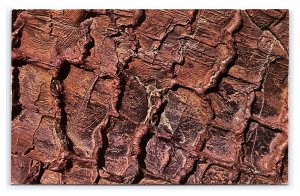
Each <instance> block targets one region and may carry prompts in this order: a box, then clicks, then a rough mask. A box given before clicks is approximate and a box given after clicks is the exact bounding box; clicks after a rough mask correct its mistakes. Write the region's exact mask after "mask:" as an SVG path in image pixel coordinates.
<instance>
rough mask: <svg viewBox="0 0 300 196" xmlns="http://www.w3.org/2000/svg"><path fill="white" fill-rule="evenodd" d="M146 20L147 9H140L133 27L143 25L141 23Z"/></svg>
mask: <svg viewBox="0 0 300 196" xmlns="http://www.w3.org/2000/svg"><path fill="white" fill-rule="evenodd" d="M145 20H146V13H145V10H139V11H138V14H137V16H136V20H135V22H134V24H133V25H132V27H133V28H136V27H139V26H141V24H142V23H143V22H144V21H145Z"/></svg>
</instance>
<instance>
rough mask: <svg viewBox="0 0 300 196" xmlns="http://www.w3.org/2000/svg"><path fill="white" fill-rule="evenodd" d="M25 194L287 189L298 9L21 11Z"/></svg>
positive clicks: (15, 94) (15, 76)
mask: <svg viewBox="0 0 300 196" xmlns="http://www.w3.org/2000/svg"><path fill="white" fill-rule="evenodd" d="M12 24H13V25H12V143H11V183H12V184H286V183H287V182H288V90H287V89H288V61H289V54H288V50H289V45H288V44H289V43H288V38H289V35H288V27H289V14H288V11H287V10H14V11H13V12H12Z"/></svg>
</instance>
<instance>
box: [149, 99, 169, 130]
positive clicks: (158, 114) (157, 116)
mask: <svg viewBox="0 0 300 196" xmlns="http://www.w3.org/2000/svg"><path fill="white" fill-rule="evenodd" d="M167 105H168V101H164V102H163V103H162V104H161V106H160V107H159V108H158V110H157V111H156V113H155V114H153V117H152V120H151V121H152V122H155V126H158V125H159V123H160V119H161V115H162V113H163V112H164V111H165V108H166V107H167Z"/></svg>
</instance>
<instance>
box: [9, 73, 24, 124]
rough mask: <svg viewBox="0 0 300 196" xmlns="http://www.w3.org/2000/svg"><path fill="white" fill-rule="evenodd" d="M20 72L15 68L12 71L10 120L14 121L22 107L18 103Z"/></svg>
mask: <svg viewBox="0 0 300 196" xmlns="http://www.w3.org/2000/svg"><path fill="white" fill-rule="evenodd" d="M19 74H20V71H19V69H18V68H17V67H15V68H13V70H12V114H11V120H14V119H15V118H16V117H17V116H18V115H19V114H20V113H21V112H22V105H21V103H20V102H19V99H20V81H19Z"/></svg>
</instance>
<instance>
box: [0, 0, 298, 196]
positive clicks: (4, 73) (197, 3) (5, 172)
mask: <svg viewBox="0 0 300 196" xmlns="http://www.w3.org/2000/svg"><path fill="white" fill-rule="evenodd" d="M297 2H298V1H297V0H159V1H157V0H152V1H151V0H106V1H105V0H69V1H58V0H19V1H18V0H1V3H0V5H1V10H0V17H1V20H0V21H1V26H2V28H0V43H1V53H0V54H1V58H0V62H1V63H0V79H1V78H2V82H0V87H1V91H0V92H5V93H4V95H3V94H1V96H0V97H1V102H0V103H1V107H0V111H1V116H0V123H1V128H2V129H1V135H0V152H1V156H0V157H1V159H0V168H1V170H0V174H2V175H1V177H0V185H1V189H0V190H1V194H0V195H5V196H6V195H20V194H22V195H23V194H25V195H41V194H43V195H44V194H46V195H48V194H49V195H50V194H51V195H54V194H64V195H66V194H68V195H71V194H72V195H82V194H84V193H86V192H88V194H93V195H98V194H99V195H100V194H101V195H109V196H110V194H118V195H121V194H122V195H123V194H126V195H127V194H139V195H144V194H146V195H153V194H161V193H164V194H175V195H177V194H178V195H183V194H184V195H185V194H209V195H227V194H228V195H229V194H235V193H236V194H238V195H241V194H242V195H243V196H244V195H251V196H253V195H254V194H259V195H262V194H270V193H271V194H272V195H282V194H289V195H294V194H295V193H296V192H297V191H299V190H300V188H299V185H300V182H299V165H300V162H299V160H300V158H299V152H298V155H296V153H295V152H296V151H297V150H299V145H300V142H297V138H299V139H300V137H299V136H300V134H299V131H300V126H299V124H297V123H296V119H297V116H300V111H299V106H300V103H299V101H297V100H300V96H299V95H300V94H299V91H300V88H296V86H297V84H298V85H299V84H300V81H299V80H300V77H299V76H298V74H300V67H299V65H300V61H299V54H300V50H299V49H300V48H299V47H300V40H299V36H300V29H299V28H300V27H299V24H300V6H299V5H297V4H298V3H297ZM30 8H31V9H34V8H44V9H67V8H69V9H96V8H97V9H107V8H111V9H114V8H123V9H130V8H131V9H140V8H148V9H162V8H164V9H249V8H257V9H275V8H276V9H283V8H284V9H289V10H290V34H289V35H290V49H289V52H290V64H289V69H290V70H289V71H290V72H289V185H285V186H274V185H273V186H266V185H264V186H202V185H201V186H11V185H10V184H9V177H10V165H9V163H10V161H9V159H10V154H9V152H10V151H9V149H10V96H11V95H10V80H11V78H10V31H11V29H10V28H11V24H10V20H11V18H10V13H11V11H10V10H11V9H30ZM295 21H296V22H295ZM295 35H298V36H295ZM4 43H5V44H4ZM297 54H298V55H297ZM296 65H297V66H296ZM297 76H298V77H297ZM296 149H297V150H296ZM296 165H298V167H296ZM167 192H168V193H167Z"/></svg>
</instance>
